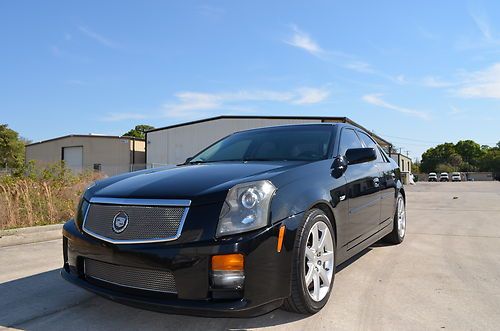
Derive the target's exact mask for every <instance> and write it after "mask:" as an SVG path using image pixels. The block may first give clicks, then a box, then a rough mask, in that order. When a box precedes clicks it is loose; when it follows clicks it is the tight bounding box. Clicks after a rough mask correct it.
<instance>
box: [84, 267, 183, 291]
mask: <svg viewBox="0 0 500 331" xmlns="http://www.w3.org/2000/svg"><path fill="white" fill-rule="evenodd" d="M84 263H85V276H86V277H90V278H94V279H97V280H100V281H103V282H106V283H111V284H113V285H119V286H125V287H130V288H135V289H140V290H146V291H156V292H164V293H177V289H176V287H175V279H174V275H173V274H172V273H171V272H169V271H166V270H154V269H142V268H135V267H128V266H123V265H116V264H111V263H106V262H101V261H97V260H92V259H85V260H84Z"/></svg>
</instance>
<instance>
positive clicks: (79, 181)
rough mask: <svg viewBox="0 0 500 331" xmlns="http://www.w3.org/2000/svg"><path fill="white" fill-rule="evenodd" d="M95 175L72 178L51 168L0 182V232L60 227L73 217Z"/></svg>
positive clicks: (70, 174) (65, 172)
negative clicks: (55, 224)
mask: <svg viewBox="0 0 500 331" xmlns="http://www.w3.org/2000/svg"><path fill="white" fill-rule="evenodd" d="M99 178H102V175H100V174H97V173H84V174H80V175H73V174H72V173H71V172H70V171H68V170H67V169H64V166H63V165H54V166H51V167H48V168H47V169H44V170H43V171H38V172H37V173H34V172H30V173H29V174H26V175H25V176H21V177H13V176H3V177H1V178H0V230H4V229H11V228H18V227H26V226H35V225H45V224H54V223H61V222H64V221H66V220H68V219H70V218H72V217H73V216H74V214H75V208H76V206H77V204H78V200H79V198H80V196H81V194H82V192H83V190H84V189H85V188H86V187H87V186H88V185H89V184H90V183H91V182H93V181H94V180H96V179H99Z"/></svg>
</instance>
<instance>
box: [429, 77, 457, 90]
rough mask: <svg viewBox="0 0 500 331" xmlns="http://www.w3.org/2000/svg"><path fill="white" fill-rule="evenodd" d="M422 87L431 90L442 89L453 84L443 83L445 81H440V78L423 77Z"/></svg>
mask: <svg viewBox="0 0 500 331" xmlns="http://www.w3.org/2000/svg"><path fill="white" fill-rule="evenodd" d="M422 85H424V86H426V87H432V88H442V87H450V86H452V85H454V84H453V83H451V82H448V81H445V80H443V79H441V78H440V77H436V76H427V77H424V79H423V80H422Z"/></svg>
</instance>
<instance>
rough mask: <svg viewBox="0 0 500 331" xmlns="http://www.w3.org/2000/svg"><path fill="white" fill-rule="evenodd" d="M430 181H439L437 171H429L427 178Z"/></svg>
mask: <svg viewBox="0 0 500 331" xmlns="http://www.w3.org/2000/svg"><path fill="white" fill-rule="evenodd" d="M427 180H428V181H429V182H437V181H438V175H437V174H436V173H435V172H431V173H429V178H428V179H427Z"/></svg>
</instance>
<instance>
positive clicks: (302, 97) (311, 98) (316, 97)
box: [293, 87, 330, 105]
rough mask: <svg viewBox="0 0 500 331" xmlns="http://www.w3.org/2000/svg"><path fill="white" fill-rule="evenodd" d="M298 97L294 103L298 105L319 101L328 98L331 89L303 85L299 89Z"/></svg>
mask: <svg viewBox="0 0 500 331" xmlns="http://www.w3.org/2000/svg"><path fill="white" fill-rule="evenodd" d="M297 94H298V96H297V97H298V99H296V100H294V101H293V103H294V104H297V105H305V104H314V103H319V102H322V101H323V100H325V99H326V98H328V96H329V95H330V91H329V90H327V89H325V88H311V87H303V88H300V89H297Z"/></svg>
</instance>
